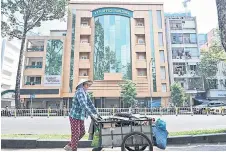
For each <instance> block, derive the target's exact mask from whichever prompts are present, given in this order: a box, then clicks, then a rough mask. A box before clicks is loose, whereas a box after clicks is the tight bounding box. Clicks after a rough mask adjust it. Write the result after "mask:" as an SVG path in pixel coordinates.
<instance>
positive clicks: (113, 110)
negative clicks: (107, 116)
mask: <svg viewBox="0 0 226 152" xmlns="http://www.w3.org/2000/svg"><path fill="white" fill-rule="evenodd" d="M112 114H113V116H114V115H115V108H114V107H113V112H112Z"/></svg>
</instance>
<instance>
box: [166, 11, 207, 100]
mask: <svg viewBox="0 0 226 152" xmlns="http://www.w3.org/2000/svg"><path fill="white" fill-rule="evenodd" d="M165 21H166V34H167V36H166V38H167V49H168V51H167V52H168V63H169V75H170V83H171V84H173V83H174V82H179V83H180V84H181V86H182V87H183V88H184V90H185V93H187V94H189V95H190V104H192V102H191V101H192V98H194V97H195V96H196V95H197V94H198V93H202V92H205V91H204V85H203V81H202V79H201V77H199V76H198V75H197V64H198V63H199V62H200V51H199V45H198V37H197V23H196V18H195V17H192V16H190V15H184V16H183V15H178V16H166V18H165Z"/></svg>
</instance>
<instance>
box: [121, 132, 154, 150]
mask: <svg viewBox="0 0 226 152" xmlns="http://www.w3.org/2000/svg"><path fill="white" fill-rule="evenodd" d="M137 136H139V139H137V140H138V141H140V140H141V139H140V138H143V141H145V143H146V145H136V144H134V145H131V144H129V143H128V142H132V140H133V141H134V138H136V137H137ZM132 137H134V138H132ZM131 139H132V140H131ZM135 143H136V142H135ZM127 144H128V145H127ZM147 147H149V150H148V151H153V144H152V142H151V140H150V139H149V138H148V137H147V136H146V135H145V134H143V133H141V132H132V133H130V134H128V135H126V136H125V137H124V139H123V141H122V145H121V151H127V150H128V151H144V150H145V149H146V148H147Z"/></svg>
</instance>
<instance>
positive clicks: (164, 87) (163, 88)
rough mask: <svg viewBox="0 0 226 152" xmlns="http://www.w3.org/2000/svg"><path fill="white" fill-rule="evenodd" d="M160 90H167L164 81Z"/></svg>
mask: <svg viewBox="0 0 226 152" xmlns="http://www.w3.org/2000/svg"><path fill="white" fill-rule="evenodd" d="M162 92H167V86H166V83H162Z"/></svg>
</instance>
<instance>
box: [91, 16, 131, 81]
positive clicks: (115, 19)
mask: <svg viewBox="0 0 226 152" xmlns="http://www.w3.org/2000/svg"><path fill="white" fill-rule="evenodd" d="M130 42H131V40H130V18H128V17H125V16H119V15H104V16H98V17H95V49H94V80H103V79H104V73H122V74H123V78H124V79H132V62H131V44H130Z"/></svg>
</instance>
